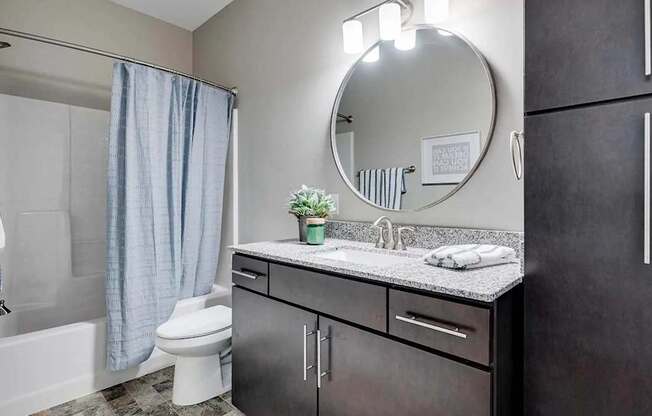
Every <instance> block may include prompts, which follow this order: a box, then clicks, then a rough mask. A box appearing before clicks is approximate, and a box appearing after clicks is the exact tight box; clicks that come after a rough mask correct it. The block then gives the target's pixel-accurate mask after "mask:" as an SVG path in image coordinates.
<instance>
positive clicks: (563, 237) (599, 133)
mask: <svg viewBox="0 0 652 416" xmlns="http://www.w3.org/2000/svg"><path fill="white" fill-rule="evenodd" d="M618 3H619V2H618ZM625 3H627V4H628V3H629V2H625ZM587 9H590V7H587ZM647 111H652V100H651V99H646V100H633V101H627V102H622V103H617V104H609V105H601V106H595V107H588V108H582V109H575V110H571V111H563V112H557V113H550V114H546V115H538V116H532V117H527V118H526V123H525V127H526V137H527V140H526V141H525V143H526V151H525V157H526V170H527V173H526V176H525V181H526V182H525V244H526V249H525V252H526V277H525V319H526V325H525V331H526V337H525V343H526V346H525V355H526V357H525V364H526V376H525V388H526V396H525V403H526V409H527V412H526V414H527V415H528V416H544V415H546V416H547V415H569V414H573V415H592V416H601V415H603V416H613V415H629V416H636V415H650V414H652V377H650V375H651V374H652V266H650V265H646V264H644V263H643V254H644V243H643V242H644V157H645V154H644V144H645V137H644V112H647Z"/></svg>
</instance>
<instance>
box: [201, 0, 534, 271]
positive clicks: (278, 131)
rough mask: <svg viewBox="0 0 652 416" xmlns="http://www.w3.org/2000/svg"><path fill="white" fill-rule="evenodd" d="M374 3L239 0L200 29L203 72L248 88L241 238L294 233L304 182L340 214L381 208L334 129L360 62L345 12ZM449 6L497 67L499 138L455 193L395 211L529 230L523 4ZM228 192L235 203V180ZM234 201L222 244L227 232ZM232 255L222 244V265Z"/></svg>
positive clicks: (368, 214)
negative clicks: (352, 183)
mask: <svg viewBox="0 0 652 416" xmlns="http://www.w3.org/2000/svg"><path fill="white" fill-rule="evenodd" d="M376 2H377V1H376V0H332V1H328V2H326V1H320V0H237V1H235V2H233V3H231V4H230V5H229V6H227V7H226V8H225V9H224V10H222V11H221V12H220V13H218V14H217V15H216V16H215V17H213V18H212V19H211V20H209V21H208V22H207V23H206V24H204V25H203V26H202V27H200V28H199V29H198V30H196V31H195V32H194V42H193V46H194V69H195V71H196V73H197V74H199V75H201V76H204V77H207V78H209V79H215V80H219V81H221V82H223V83H226V84H229V85H237V86H238V87H239V89H240V95H239V108H240V212H239V214H240V237H241V241H244V242H246V241H254V240H262V239H277V238H283V237H293V236H295V235H296V232H297V231H296V221H295V220H294V219H293V218H292V217H291V216H289V215H288V214H287V207H286V201H287V197H288V193H289V192H290V191H291V190H292V189H293V188H296V187H298V186H299V185H301V184H302V183H306V184H310V185H317V186H321V187H324V188H326V189H327V190H328V191H329V192H334V193H338V194H339V198H340V216H339V217H340V218H345V219H353V220H373V219H375V218H376V217H378V216H379V215H381V214H382V213H383V211H380V210H378V209H376V208H373V207H370V206H368V205H367V204H365V203H363V202H361V201H360V200H358V199H357V197H355V196H354V195H353V193H352V192H351V191H350V190H349V189H348V188H346V187H345V185H344V183H343V181H342V180H341V178H340V177H339V174H338V173H337V172H336V169H335V164H334V162H333V158H332V156H331V150H330V135H329V128H330V113H331V109H332V105H333V102H334V99H335V95H336V93H337V89H338V87H339V84H340V82H341V80H342V78H343V77H344V75H345V74H346V72H347V70H348V69H349V67H350V66H351V64H352V63H353V62H354V60H355V59H356V57H355V56H349V55H345V54H344V53H343V52H342V39H341V23H342V20H343V19H345V18H347V17H349V16H350V15H352V14H353V13H355V12H356V11H359V10H362V9H364V8H365V7H367V6H370V5H372V4H375V3H376ZM451 12H452V18H451V19H450V20H449V22H448V24H447V26H448V27H449V28H451V29H455V30H458V31H459V32H461V33H462V34H463V35H464V36H465V37H467V38H468V39H469V40H470V41H471V42H473V43H474V44H475V45H476V46H477V47H478V48H479V49H480V51H482V53H483V54H484V55H485V57H486V58H487V61H488V62H489V65H490V66H491V67H492V69H493V71H494V77H495V81H496V88H497V101H498V110H497V111H498V114H497V120H496V129H495V135H494V139H493V141H492V145H491V147H490V149H489V151H488V154H487V157H486V158H485V160H484V162H483V163H482V165H481V166H480V168H479V170H478V172H477V174H476V175H475V176H474V177H473V178H472V179H471V180H470V181H469V183H468V184H467V185H466V186H465V187H464V188H463V189H462V190H461V191H460V192H459V193H457V194H456V195H455V196H454V197H453V198H451V199H449V200H448V201H446V202H445V203H443V204H441V205H438V206H436V207H434V208H432V209H429V210H426V211H423V212H407V213H400V214H392V218H393V219H395V220H396V221H401V222H410V223H420V224H436V225H443V226H446V225H451V226H453V225H454V226H464V227H479V228H488V229H507V230H522V229H523V189H522V183H519V182H517V181H516V180H515V179H514V176H513V174H512V172H511V165H510V163H511V162H510V159H509V153H508V144H509V140H508V136H509V132H510V131H511V130H520V129H521V128H522V126H523V118H522V114H523V82H522V76H523V2H522V0H482V1H475V2H469V1H468V0H453V2H452V6H451ZM368 35H369V36H367V40H366V41H367V43H372V42H373V41H374V40H375V39H373V38H372V36H371V34H368ZM227 192H228V194H227V201H228V198H230V192H231V190H230V186H229V187H227ZM227 208H228V209H227V212H226V213H225V221H226V222H225V232H224V234H223V237H224V243H225V244H228V243H229V242H230V241H231V229H230V228H231V226H230V216H231V215H232V213H231V212H230V206H229V207H227ZM227 256H228V254H227V253H225V252H223V255H222V257H223V258H222V262H221V264H222V267H223V268H224V269H223V270H226V268H227V267H228V262H227V261H225V260H226V258H225V257H227ZM227 258H228V257H227Z"/></svg>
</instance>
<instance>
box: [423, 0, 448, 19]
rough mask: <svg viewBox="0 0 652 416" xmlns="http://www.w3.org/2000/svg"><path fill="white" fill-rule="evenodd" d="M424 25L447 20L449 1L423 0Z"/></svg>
mask: <svg viewBox="0 0 652 416" xmlns="http://www.w3.org/2000/svg"><path fill="white" fill-rule="evenodd" d="M423 6H424V15H425V20H426V23H438V22H441V21H442V20H446V19H448V9H449V0H423Z"/></svg>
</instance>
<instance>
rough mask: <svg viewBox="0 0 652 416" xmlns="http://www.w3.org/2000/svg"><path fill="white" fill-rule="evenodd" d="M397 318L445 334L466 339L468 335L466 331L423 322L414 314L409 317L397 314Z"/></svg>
mask: <svg viewBox="0 0 652 416" xmlns="http://www.w3.org/2000/svg"><path fill="white" fill-rule="evenodd" d="M396 320H397V321H401V322H405V323H408V324H411V325H416V326H420V327H423V328H427V329H430V330H433V331H437V332H442V333H444V334H448V335H452V336H454V337H458V338H463V339H466V337H467V335H466V334H465V333H463V332H459V330H458V331H455V330H452V329H448V328H444V327H441V326H437V325H432V324H428V323H425V322H421V321H419V319H418V318H417V317H416V316H413V315H412V316H409V317H405V316H401V315H396Z"/></svg>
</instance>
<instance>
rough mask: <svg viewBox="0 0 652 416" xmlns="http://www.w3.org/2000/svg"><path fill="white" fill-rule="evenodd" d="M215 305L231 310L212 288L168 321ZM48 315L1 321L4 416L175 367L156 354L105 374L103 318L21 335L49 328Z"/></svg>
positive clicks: (226, 294) (0, 407)
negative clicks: (36, 326)
mask: <svg viewBox="0 0 652 416" xmlns="http://www.w3.org/2000/svg"><path fill="white" fill-rule="evenodd" d="M215 305H226V306H231V293H230V290H229V289H227V288H225V287H222V286H218V285H214V286H213V290H212V292H211V293H210V294H208V295H205V296H199V297H195V298H190V299H184V300H182V301H179V302H178V303H177V305H176V307H175V309H174V313H173V315H172V317H173V318H174V317H177V316H181V315H184V314H187V313H189V312H193V311H196V310H200V309H203V308H206V307H209V306H215ZM51 313H52V311H51V310H49V309H48V305H26V306H25V307H22V308H21V309H18V310H16V311H15V312H13V313H12V314H10V315H7V316H4V317H1V318H0V334H4V337H2V338H0V415H2V416H25V415H29V414H31V413H35V412H37V411H40V410H43V409H47V408H50V407H52V406H56V405H58V404H61V403H65V402H67V401H69V400H72V399H75V398H78V397H80V396H83V395H86V394H89V393H93V392H96V391H99V390H102V389H105V388H107V387H110V386H113V385H116V384H119V383H123V382H125V381H128V380H131V379H133V378H137V377H140V376H142V375H145V374H148V373H151V372H154V371H158V370H160V369H162V368H165V367H168V366H170V365H172V364H174V357H172V356H171V355H168V354H166V353H164V352H162V351H160V350H158V349H155V350H154V353H153V354H152V356H151V357H150V358H149V360H147V361H146V362H145V363H143V364H141V365H140V366H138V367H135V368H131V369H128V370H124V371H118V372H109V371H107V370H106V369H105V358H106V349H105V338H106V336H105V334H106V318H104V317H100V318H97V319H92V320H87V321H84V322H77V323H71V324H68V325H63V326H58V327H54V328H48V329H42V330H38V331H34V332H29V333H23V334H20V332H23V331H21V328H24V327H28V326H31V325H32V324H34V323H41V325H45V326H46V327H47V321H48V319H47V316H49V317H50V318H52V316H51V315H50V314H51ZM57 318H60V317H57ZM59 322H61V321H59ZM28 324H29V325H28ZM32 328H34V327H33V326H32ZM16 333H18V334H19V335H13V334H16Z"/></svg>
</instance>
